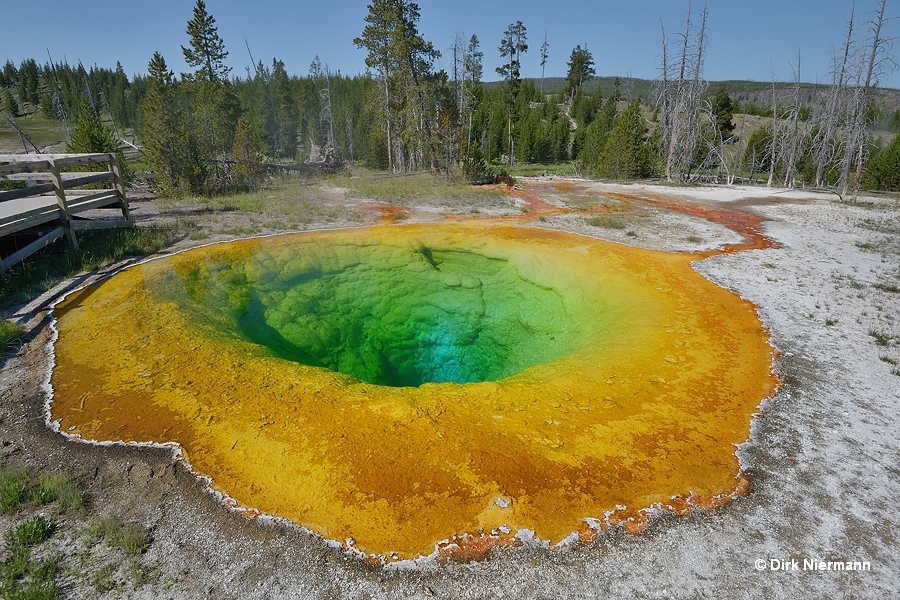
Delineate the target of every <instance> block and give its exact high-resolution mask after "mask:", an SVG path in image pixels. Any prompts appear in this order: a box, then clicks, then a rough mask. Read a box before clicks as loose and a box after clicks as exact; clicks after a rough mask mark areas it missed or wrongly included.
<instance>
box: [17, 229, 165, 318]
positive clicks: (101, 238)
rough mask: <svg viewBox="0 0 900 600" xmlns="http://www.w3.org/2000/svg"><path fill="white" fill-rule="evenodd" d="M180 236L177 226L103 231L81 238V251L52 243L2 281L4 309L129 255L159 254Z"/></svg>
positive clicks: (62, 244) (83, 234) (21, 263)
mask: <svg viewBox="0 0 900 600" xmlns="http://www.w3.org/2000/svg"><path fill="white" fill-rule="evenodd" d="M177 237H178V231H177V230H176V229H175V228H174V227H154V228H144V227H136V228H130V229H124V228H123V229H101V230H97V231H92V232H84V233H82V234H81V235H80V236H79V240H78V243H79V246H80V248H79V249H78V250H74V249H72V248H69V247H68V246H66V245H65V244H64V243H62V242H61V241H60V242H57V243H53V244H50V245H49V246H47V247H46V248H44V249H43V250H41V251H40V252H37V253H35V254H33V255H32V256H30V257H28V258H26V259H25V260H24V261H22V262H20V263H19V264H17V265H15V266H14V267H12V268H11V269H10V270H9V277H6V278H0V308H5V307H8V306H11V305H15V304H23V303H26V302H28V301H30V300H31V299H32V298H34V297H36V296H39V295H40V294H42V293H43V292H45V291H47V290H48V289H50V288H51V287H53V286H54V285H56V284H57V283H58V282H60V281H62V280H64V279H68V278H69V277H72V276H73V275H75V274H77V273H80V272H82V271H94V270H96V269H99V268H102V267H105V266H108V265H110V264H113V263H115V262H118V261H120V260H122V259H123V258H125V257H128V256H145V255H147V254H152V253H154V252H159V251H160V250H162V249H163V248H165V247H166V246H168V245H169V244H171V243H172V242H173V241H174V240H175V239H176V238H177Z"/></svg>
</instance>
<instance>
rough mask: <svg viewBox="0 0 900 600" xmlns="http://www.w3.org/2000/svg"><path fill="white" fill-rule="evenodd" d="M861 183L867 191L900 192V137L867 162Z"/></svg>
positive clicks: (896, 137)
mask: <svg viewBox="0 0 900 600" xmlns="http://www.w3.org/2000/svg"><path fill="white" fill-rule="evenodd" d="M863 183H864V184H865V186H866V187H867V188H869V189H874V190H884V191H900V135H898V136H895V137H894V139H893V141H892V142H891V145H890V146H888V147H887V149H885V150H884V151H882V152H880V153H878V154H877V155H876V156H875V157H874V158H872V160H870V161H869V164H868V165H866V170H865V173H863Z"/></svg>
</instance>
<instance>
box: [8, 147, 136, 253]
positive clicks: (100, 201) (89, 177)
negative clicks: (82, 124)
mask: <svg viewBox="0 0 900 600" xmlns="http://www.w3.org/2000/svg"><path fill="white" fill-rule="evenodd" d="M84 165H96V166H97V167H101V168H104V170H94V168H93V167H92V168H91V171H78V172H63V170H64V169H65V168H66V167H73V166H84ZM0 180H6V181H26V182H28V187H24V188H20V189H15V190H8V191H0V238H4V237H6V236H12V235H15V236H17V237H22V238H34V237H37V239H34V240H32V241H30V242H28V243H26V245H25V246H23V247H22V248H19V249H17V250H16V251H15V252H13V253H12V254H10V255H8V256H6V257H3V258H2V259H0V268H2V270H3V271H6V270H7V269H9V268H10V267H11V266H13V265H14V264H16V263H18V262H20V261H21V260H23V259H25V258H26V257H28V256H30V255H31V254H33V253H35V252H37V251H38V250H40V249H41V248H43V247H44V246H46V245H48V244H50V243H52V242H53V241H55V240H57V239H59V238H61V237H63V236H65V237H67V238H68V241H69V243H70V244H71V245H72V247H74V248H77V247H78V238H77V236H76V231H79V230H84V229H96V228H102V227H123V226H124V227H131V226H133V225H134V223H133V221H132V220H131V215H130V214H129V212H128V199H127V197H126V196H125V182H124V180H123V179H122V171H121V168H120V166H119V162H118V159H117V158H116V155H115V154H107V153H100V154H0ZM104 181H108V182H110V183H109V184H108V185H109V187H108V188H106V189H99V190H98V189H84V187H83V186H87V185H90V184H96V183H99V182H104ZM98 208H114V209H119V210H121V212H122V219H117V220H112V221H110V220H96V219H94V220H92V219H84V218H82V217H78V216H77V215H78V214H79V213H83V212H85V211H88V210H94V209H98Z"/></svg>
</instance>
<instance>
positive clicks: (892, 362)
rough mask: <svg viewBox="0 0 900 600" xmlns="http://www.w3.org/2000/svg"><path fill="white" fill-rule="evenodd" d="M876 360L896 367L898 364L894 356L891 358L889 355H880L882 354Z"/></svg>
mask: <svg viewBox="0 0 900 600" xmlns="http://www.w3.org/2000/svg"><path fill="white" fill-rule="evenodd" d="M878 360H880V361H881V362H885V363H887V364H889V365H892V366H894V367H896V366H897V365H898V364H900V361H898V360H897V359H896V358H891V357H890V356H884V355H882V356H879V357H878Z"/></svg>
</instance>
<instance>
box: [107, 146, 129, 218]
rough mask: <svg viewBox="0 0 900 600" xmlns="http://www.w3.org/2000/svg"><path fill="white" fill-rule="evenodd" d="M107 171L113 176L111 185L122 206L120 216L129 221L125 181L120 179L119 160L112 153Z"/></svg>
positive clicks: (120, 168)
mask: <svg viewBox="0 0 900 600" xmlns="http://www.w3.org/2000/svg"><path fill="white" fill-rule="evenodd" d="M109 170H110V171H111V172H112V174H113V177H114V179H113V185H114V186H115V188H116V195H117V196H118V197H119V202H120V203H121V205H122V216H124V217H125V220H126V221H130V220H131V215H130V213H129V211H128V198H126V197H125V179H124V178H123V177H122V167H121V165H119V158H118V157H117V156H116V155H115V153H112V152H110V154H109Z"/></svg>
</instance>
